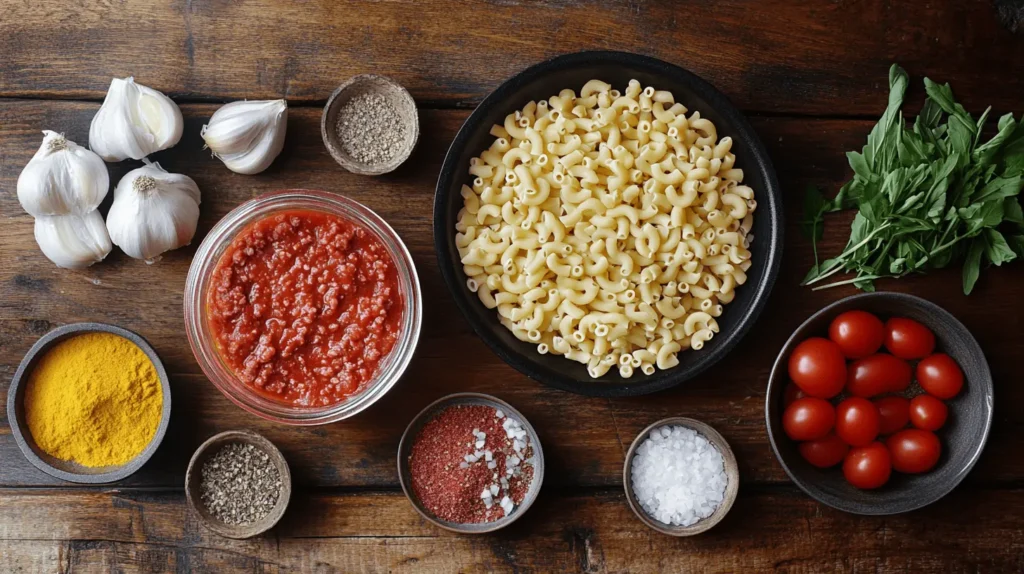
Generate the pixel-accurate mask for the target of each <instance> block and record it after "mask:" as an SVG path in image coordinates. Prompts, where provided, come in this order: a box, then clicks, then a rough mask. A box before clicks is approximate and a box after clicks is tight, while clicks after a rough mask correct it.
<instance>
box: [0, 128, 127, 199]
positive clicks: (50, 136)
mask: <svg viewBox="0 0 1024 574" xmlns="http://www.w3.org/2000/svg"><path fill="white" fill-rule="evenodd" d="M43 136H44V137H43V144H42V145H40V146H39V151H37V152H36V155H34V156H32V159H30V160H29V162H28V165H26V166H25V169H23V170H22V171H21V175H20V176H18V201H19V202H21V207H22V208H23V209H24V210H25V211H27V212H28V213H29V214H31V215H32V216H34V217H40V216H43V215H65V214H68V213H74V214H77V215H83V214H86V213H89V212H90V211H92V210H94V209H96V208H97V207H98V206H99V204H100V202H101V201H103V198H104V197H106V195H107V189H108V188H109V187H110V176H109V175H107V166H106V164H104V163H103V160H102V159H100V156H98V155H96V154H95V153H93V152H91V151H89V150H88V149H86V148H84V147H82V146H80V145H78V144H76V143H75V142H73V141H71V140H69V139H66V138H65V137H64V136H63V135H62V134H58V133H55V132H51V131H48V130H47V131H43Z"/></svg>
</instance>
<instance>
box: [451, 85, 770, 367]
mask: <svg viewBox="0 0 1024 574" xmlns="http://www.w3.org/2000/svg"><path fill="white" fill-rule="evenodd" d="M687 113H688V110H687V109H686V107H685V106H683V105H682V104H679V103H676V102H675V98H674V97H673V95H672V94H671V93H670V92H666V91H655V90H654V88H652V87H647V88H644V89H641V86H640V83H639V82H637V81H636V80H633V81H631V82H630V83H629V86H628V87H627V89H626V90H625V91H624V92H621V93H620V92H618V91H617V90H614V89H613V88H612V86H611V85H609V84H607V83H605V82H602V81H600V80H596V79H595V80H591V81H589V82H587V83H586V85H584V86H583V88H582V89H581V90H580V94H579V95H577V94H576V93H575V92H573V91H572V90H568V89H567V90H562V91H561V92H560V93H559V94H558V95H557V96H553V97H551V98H549V99H548V100H547V101H542V102H530V103H528V104H527V105H526V106H525V107H524V108H523V109H522V110H519V111H516V112H514V113H512V114H509V115H508V116H507V117H506V118H505V120H504V122H503V124H502V125H496V126H494V127H493V128H492V129H491V134H492V135H494V136H495V138H496V139H495V141H494V142H493V143H492V144H491V146H490V148H489V149H487V150H485V151H484V152H483V153H481V154H480V156H479V157H477V158H474V159H473V160H471V161H470V168H469V174H470V175H471V176H472V182H471V185H465V186H463V188H462V197H463V209H462V210H461V211H460V212H459V215H458V222H457V223H456V226H455V227H456V230H457V232H458V233H457V234H456V245H457V247H458V249H459V256H460V258H461V261H462V265H463V271H464V272H465V274H466V276H467V282H466V283H467V287H468V288H469V289H470V291H472V292H475V293H476V294H477V296H478V297H479V298H480V300H481V302H483V304H484V305H485V306H486V307H487V308H490V309H495V310H496V311H497V312H498V315H499V319H500V321H501V323H502V324H503V325H504V326H505V327H507V328H508V329H509V330H510V331H511V332H512V333H513V335H515V336H516V337H517V338H518V339H520V340H522V341H524V342H528V343H531V344H534V345H536V346H537V352H538V353H541V354H547V353H550V354H555V355H562V356H564V357H566V358H568V359H570V360H574V361H578V362H580V363H583V364H585V365H586V366H587V371H588V373H589V374H590V376H591V377H594V378H597V377H601V376H604V375H605V374H607V373H608V372H610V371H611V370H612V369H613V368H615V370H617V371H618V373H619V376H621V377H624V378H627V377H630V376H631V375H633V374H634V373H635V372H641V373H643V374H645V375H650V374H653V373H654V372H655V370H656V369H670V368H672V367H674V366H676V365H678V364H679V358H678V357H677V355H678V353H680V352H682V350H684V349H686V348H689V349H693V350H700V349H701V348H703V347H704V345H705V343H707V342H708V341H709V340H711V338H712V337H714V335H715V334H716V333H718V331H719V326H718V322H717V321H716V319H715V318H716V317H718V316H720V315H721V313H722V306H723V305H725V304H728V303H729V302H730V301H732V300H733V298H734V297H735V289H736V288H737V287H738V286H739V285H742V284H743V283H744V282H745V281H746V277H747V276H746V271H747V270H748V269H749V268H750V250H749V247H750V241H751V240H752V238H753V235H752V234H751V233H750V232H751V229H752V227H753V212H754V209H755V208H756V205H757V204H756V202H755V201H754V191H753V190H752V189H751V188H750V187H749V186H746V185H743V170H742V169H739V168H736V167H734V166H735V163H736V157H735V155H733V152H732V147H733V145H732V144H733V142H732V139H731V138H729V137H722V138H719V137H718V130H717V128H716V127H715V125H714V124H713V123H712V122H711V121H710V120H708V119H706V118H702V117H701V116H700V113H699V112H693V113H691V114H690V115H687Z"/></svg>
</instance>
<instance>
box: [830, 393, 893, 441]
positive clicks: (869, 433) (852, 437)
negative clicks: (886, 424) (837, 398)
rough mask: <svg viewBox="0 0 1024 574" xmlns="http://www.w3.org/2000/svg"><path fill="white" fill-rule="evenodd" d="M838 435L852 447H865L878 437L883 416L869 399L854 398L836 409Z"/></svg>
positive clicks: (840, 404)
mask: <svg viewBox="0 0 1024 574" xmlns="http://www.w3.org/2000/svg"><path fill="white" fill-rule="evenodd" d="M835 425H836V434H837V435H839V438H841V439H843V440H844V441H846V444H848V445H850V446H865V445H868V444H870V443H871V442H872V441H874V440H875V438H877V437H878V429H879V428H881V425H882V423H881V416H879V414H878V407H876V406H875V404H874V403H872V402H871V401H869V400H867V399H862V398H860V397H852V398H849V399H846V400H845V401H843V402H841V403H839V406H837V407H836V419H835Z"/></svg>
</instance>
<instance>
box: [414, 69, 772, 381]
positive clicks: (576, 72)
mask: <svg viewBox="0 0 1024 574" xmlns="http://www.w3.org/2000/svg"><path fill="white" fill-rule="evenodd" d="M593 78H599V79H602V80H604V81H606V82H609V83H611V84H612V85H614V86H616V87H617V88H619V89H624V88H625V86H626V84H627V83H628V81H629V80H630V79H632V78H636V79H637V80H639V81H640V82H641V83H642V84H644V85H653V86H655V87H656V88H657V89H661V90H670V91H671V92H672V93H673V94H674V95H675V97H676V101H679V102H682V103H683V104H684V105H686V107H687V108H688V109H689V110H690V111H691V112H692V111H700V114H701V116H702V117H706V118H709V119H710V120H712V121H713V122H714V123H715V126H717V128H718V134H719V136H730V137H732V139H733V142H734V143H733V151H734V152H735V153H736V166H737V167H740V168H742V169H743V170H744V183H746V184H748V185H750V186H751V187H752V188H754V190H755V193H756V196H755V197H756V199H757V204H758V205H757V211H755V212H754V230H753V234H754V236H755V239H754V243H753V245H752V246H751V251H752V253H753V255H752V262H753V265H752V266H751V268H750V270H749V271H748V281H747V283H746V284H745V285H743V286H741V287H740V288H738V289H737V295H736V298H735V300H734V301H733V302H732V303H730V304H729V305H726V306H725V312H724V313H723V314H722V316H721V317H719V318H718V323H719V325H720V327H721V332H720V333H719V334H718V335H716V336H715V338H714V339H712V340H711V341H709V342H708V343H707V344H706V345H705V347H704V349H702V350H701V351H699V352H695V351H686V352H682V353H680V354H679V362H680V364H679V365H678V366H676V367H674V368H672V369H668V370H665V371H657V372H655V373H654V374H652V375H649V376H648V375H643V374H641V373H637V374H634V375H633V377H632V378H630V379H622V378H621V377H619V375H618V373H617V372H616V371H615V370H614V369H613V370H612V371H610V372H609V374H607V375H605V376H603V377H600V378H598V379H592V378H591V377H590V375H589V374H588V373H587V369H586V366H584V365H581V364H579V363H576V362H574V361H570V360H568V359H565V358H563V357H560V356H556V355H540V354H538V353H537V350H536V346H535V345H531V344H527V343H524V342H522V341H519V340H518V339H516V338H515V337H514V336H513V335H512V333H511V332H509V331H508V330H507V329H506V328H505V327H503V326H502V325H501V324H500V323H499V322H498V315H497V312H496V311H494V310H491V309H487V308H486V307H484V306H483V304H482V303H481V302H480V300H479V299H477V296H476V295H475V294H474V293H471V292H470V291H469V289H468V288H467V287H466V279H467V278H466V275H465V274H464V273H463V271H462V265H461V263H460V262H459V254H458V249H457V248H456V246H455V222H456V216H457V214H458V212H459V209H460V208H461V207H462V197H461V196H460V195H459V190H460V189H461V187H462V185H463V184H465V183H469V181H470V179H471V178H470V176H469V174H468V173H467V171H466V170H467V169H468V168H469V160H470V158H472V157H475V156H477V155H479V154H480V152H481V151H483V150H484V149H486V148H487V147H489V146H490V144H491V142H493V141H494V137H493V136H491V135H490V134H489V133H488V132H489V131H490V129H491V126H492V125H493V124H496V123H497V124H501V123H502V122H503V121H504V118H505V116H506V115H507V114H509V113H511V112H513V111H515V110H517V109H521V108H522V107H523V106H524V105H525V104H526V103H527V102H529V101H531V100H538V99H547V98H549V97H551V96H554V95H557V94H558V92H559V91H561V90H563V89H565V88H571V89H573V90H576V91H577V92H578V91H579V89H580V88H581V87H582V86H583V84H584V83H586V82H587V81H588V80H590V79H593ZM782 227H783V221H782V197H781V191H780V188H779V184H778V181H777V179H776V176H775V169H774V168H773V167H772V163H771V160H770V159H769V158H768V153H767V152H766V151H765V149H764V145H763V144H762V143H761V140H760V139H759V138H758V137H757V134H755V133H754V130H753V129H752V128H751V127H750V124H749V123H747V120H746V119H745V118H744V117H743V114H741V113H740V111H739V110H737V109H736V108H735V107H734V106H733V105H732V104H731V103H730V102H729V100H728V99H727V98H726V97H725V96H724V95H722V93H721V92H719V91H718V90H716V89H715V88H713V87H712V86H711V85H710V84H708V83H707V82H705V81H704V80H702V79H700V78H699V77H697V76H696V75H694V74H692V73H690V72H688V71H686V70H684V69H682V68H680V67H678V66H673V65H672V64H668V63H666V62H663V61H661V60H656V59H654V58H649V57H646V56H639V55H636V54H628V53H624V52H581V53H577V54H568V55H565V56H559V57H557V58H554V59H551V60H548V61H546V62H542V63H540V64H537V65H535V66H533V67H530V68H527V69H526V70H524V71H522V72H520V73H519V74H516V75H515V76H513V77H512V78H511V79H509V80H508V81H506V82H505V83H503V84H502V85H501V86H499V87H498V89H496V90H494V92H492V93H491V94H490V95H489V96H487V98H485V99H484V101H483V102H481V104H480V106H478V107H477V109H476V111H474V112H473V114H472V115H470V116H469V119H467V120H466V123H465V124H463V126H462V129H460V130H459V133H458V135H457V136H455V141H454V142H452V145H451V148H450V149H449V150H448V155H447V157H445V160H444V166H443V167H442V168H441V175H440V177H439V178H438V181H437V191H436V193H435V195H434V247H435V249H436V250H437V258H438V263H439V264H440V267H441V275H442V276H443V277H444V280H445V283H447V284H448V288H449V290H450V291H451V293H452V296H453V297H454V298H455V303H456V304H457V305H458V307H459V309H460V310H461V311H462V314H463V315H465V317H466V319H467V320H468V321H469V323H470V325H472V327H473V330H474V331H476V333H477V335H479V336H480V338H481V339H483V340H484V342H486V343H487V345H488V346H490V347H491V349H492V350H493V351H494V352H495V353H497V355H498V356H499V357H501V358H502V359H503V360H504V361H505V362H507V363H508V364H510V365H512V366H513V367H515V368H516V369H518V370H519V371H520V372H522V373H523V374H525V375H527V376H529V377H530V378H532V379H535V380H537V381H540V382H542V383H545V384H547V385H551V386H553V387H556V388H559V389H562V390H566V391H571V392H575V393H580V394H584V395H592V396H606V397H613V396H632V395H642V394H646V393H652V392H655V391H660V390H663V389H667V388H669V387H673V386H675V385H678V384H679V383H681V382H683V381H685V380H687V379H690V378H693V377H695V376H696V375H697V374H699V373H701V372H703V371H704V370H706V369H708V368H709V367H711V366H712V365H714V364H715V363H717V362H718V361H720V360H721V359H722V358H723V357H724V356H725V355H726V354H727V353H728V352H729V351H730V350H731V349H732V348H733V347H735V346H736V344H737V343H738V342H739V341H740V339H741V338H742V337H743V335H744V334H745V333H746V332H747V331H748V330H749V329H750V327H751V325H753V323H754V320H755V319H757V316H758V314H759V313H760V312H761V309H762V308H763V307H764V304H765V302H766V301H767V299H768V295H769V293H770V292H771V288H772V285H773V284H774V283H775V278H776V275H777V274H778V271H779V263H780V260H781V257H782Z"/></svg>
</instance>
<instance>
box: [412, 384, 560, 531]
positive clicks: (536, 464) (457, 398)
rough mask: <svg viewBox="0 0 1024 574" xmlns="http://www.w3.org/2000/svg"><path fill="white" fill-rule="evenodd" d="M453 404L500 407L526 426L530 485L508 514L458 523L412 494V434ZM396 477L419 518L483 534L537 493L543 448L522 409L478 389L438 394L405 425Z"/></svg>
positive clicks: (512, 519)
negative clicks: (437, 513) (440, 515)
mask: <svg viewBox="0 0 1024 574" xmlns="http://www.w3.org/2000/svg"><path fill="white" fill-rule="evenodd" d="M456 405H484V406H488V407H493V408H495V409H498V410H501V411H503V412H504V413H505V414H506V415H510V416H511V417H512V418H514V419H516V420H518V421H519V422H520V423H521V424H522V425H523V429H525V430H526V434H527V436H528V437H529V439H530V447H531V448H533V482H531V483H530V488H529V490H527V492H526V496H525V497H524V498H523V502H522V503H521V504H519V506H517V507H516V508H515V509H514V510H513V511H512V514H509V515H508V516H505V517H502V518H499V519H498V520H495V521H494V522H481V523H470V524H462V523H459V522H448V521H446V520H441V519H440V518H438V517H436V516H434V515H433V514H432V513H431V512H430V511H429V510H427V509H426V507H424V506H423V503H421V502H420V500H419V498H417V497H416V493H415V491H414V490H413V488H412V475H411V471H410V469H409V456H410V455H411V454H412V447H413V443H414V442H416V436H417V435H419V433H420V429H422V428H423V426H424V425H426V424H427V423H428V422H430V421H431V420H433V419H434V417H436V416H437V415H439V414H440V413H441V412H442V411H444V410H445V409H447V408H448V407H452V406H456ZM398 479H399V482H401V483H402V490H403V491H404V492H405V496H406V497H407V498H408V499H409V502H411V503H412V505H413V508H415V509H416V512H419V513H420V515H421V516H423V518H425V519H427V521H429V522H431V523H433V524H435V525H437V526H440V527H441V528H444V529H445V530H451V531H452V532H458V533H461V534H484V533H486V532H494V531H495V530H500V529H502V528H505V527H506V526H508V525H509V524H512V523H513V522H515V521H516V520H519V517H520V516H522V515H523V514H525V513H526V511H527V510H528V509H529V508H530V506H531V505H532V504H533V502H534V500H536V499H537V494H538V493H540V486H541V484H542V483H543V482H544V451H543V449H541V446H540V439H539V438H538V437H537V431H536V430H534V428H533V425H531V424H530V421H528V420H526V417H524V416H523V415H522V413H520V412H519V411H517V410H516V409H514V408H512V405H510V404H508V403H506V402H505V401H503V400H501V399H498V398H495V397H492V396H490V395H484V394H479V393H455V394H453V395H448V396H446V397H442V398H441V399H439V400H437V401H435V402H433V403H431V404H430V405H429V406H427V408H425V409H423V410H422V411H420V413H419V414H418V415H416V416H415V417H414V418H413V419H412V422H411V423H409V426H408V427H406V429H405V433H403V434H402V441H401V442H400V443H399V445H398Z"/></svg>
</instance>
